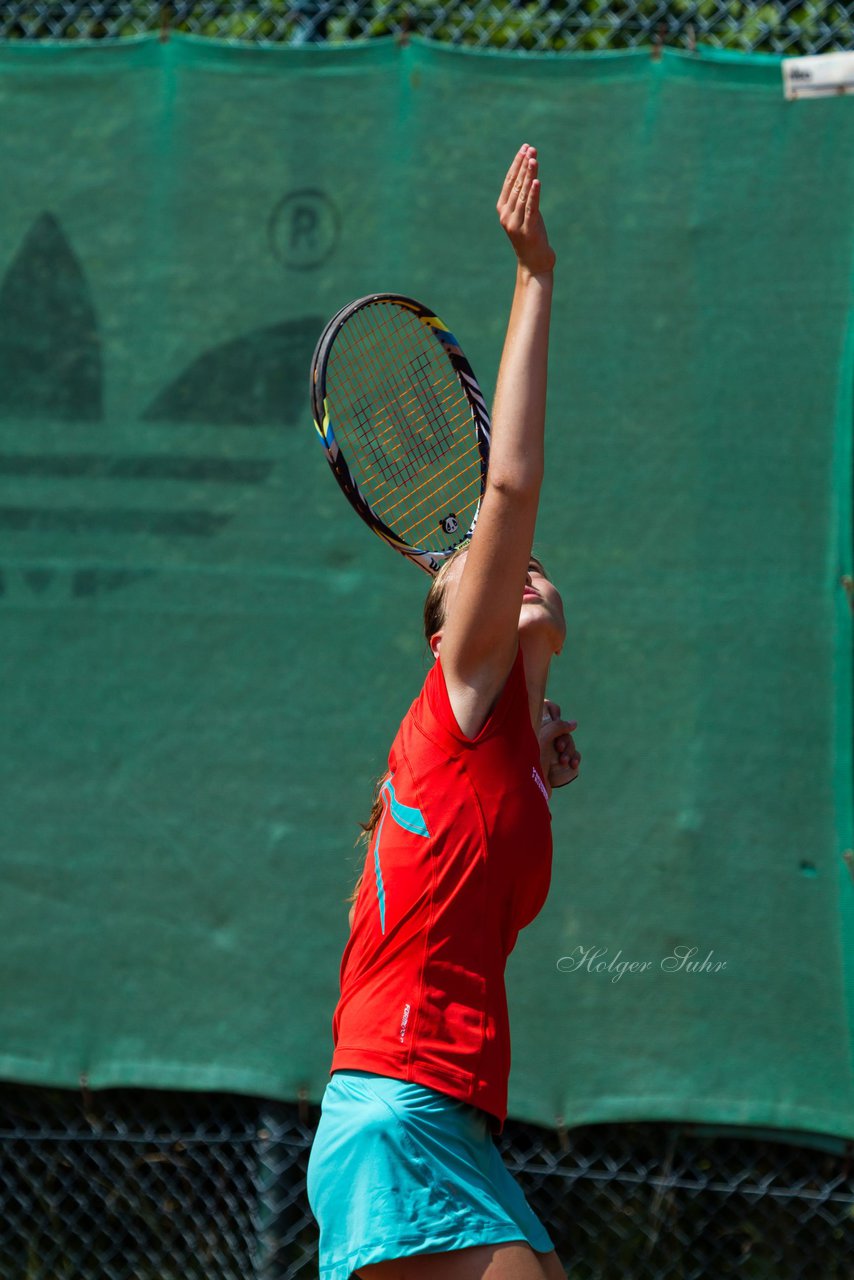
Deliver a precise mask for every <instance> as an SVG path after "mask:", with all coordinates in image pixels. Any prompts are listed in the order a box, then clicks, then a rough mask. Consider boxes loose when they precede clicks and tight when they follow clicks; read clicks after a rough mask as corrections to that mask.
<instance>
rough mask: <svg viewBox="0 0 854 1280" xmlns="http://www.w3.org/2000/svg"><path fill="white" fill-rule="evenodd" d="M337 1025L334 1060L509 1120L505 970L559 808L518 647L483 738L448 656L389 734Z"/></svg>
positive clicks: (535, 893)
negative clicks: (449, 674)
mask: <svg viewBox="0 0 854 1280" xmlns="http://www.w3.org/2000/svg"><path fill="white" fill-rule="evenodd" d="M382 801H383V811H382V817H381V819H380V822H379V824H378V825H377V827H376V829H375V831H374V834H373V837H372V840H371V844H370V847H369V849H368V852H367V855H366V858H365V868H364V876H363V879H362V884H361V888H360V890H359V896H358V898H357V900H356V910H355V914H354V919H353V929H352V932H351V934H350V938H349V941H348V943H347V946H346V948H345V950H344V955H343V957H342V960H341V974H340V979H341V996H340V999H339V1001H338V1005H337V1007H336V1010H335V1014H334V1018H333V1023H332V1038H333V1041H334V1044H335V1052H334V1054H333V1058H332V1066H331V1068H330V1074H331V1073H332V1072H335V1071H337V1070H339V1069H355V1070H360V1071H372V1072H375V1073H377V1074H379V1075H384V1076H391V1077H393V1078H396V1079H401V1080H408V1081H413V1082H415V1083H417V1084H423V1085H427V1086H428V1087H430V1088H433V1089H437V1090H439V1091H440V1092H442V1093H446V1094H449V1095H450V1096H451V1097H454V1098H460V1099H462V1100H464V1101H466V1102H469V1103H471V1104H472V1105H473V1106H476V1107H480V1108H481V1109H482V1110H483V1111H486V1112H487V1113H488V1114H489V1115H490V1116H491V1117H493V1118H494V1123H493V1125H492V1128H493V1130H494V1131H495V1132H498V1133H500V1132H501V1130H502V1128H503V1126H504V1121H505V1119H506V1116H507V1083H508V1078H509V1075H510V1026H509V1019H508V1014H507V997H506V992H505V988H504V971H505V966H506V962H507V957H508V956H509V955H510V952H511V951H512V950H513V947H514V946H515V944H516V939H517V937H518V935H519V931H520V930H521V929H523V928H524V927H525V926H526V925H528V924H530V922H531V921H532V920H533V919H534V918H535V916H536V915H537V914H538V913H539V911H540V909H541V908H542V906H543V904H544V902H545V900H546V896H547V894H548V890H549V882H550V879H551V862H552V840H551V813H550V811H549V804H548V797H547V792H546V787H545V784H544V781H543V777H542V774H541V771H540V751H539V743H538V742H537V737H536V734H535V733H534V731H533V728H532V727H531V717H530V713H529V710H528V691H527V687H526V683H525V669H524V665H523V658H522V653H521V650H519V652H518V653H517V655H516V659H515V662H514V664H513V668H512V670H511V672H510V675H509V676H508V678H507V682H506V684H505V686H504V689H503V690H502V692H501V696H500V697H499V699H498V701H497V703H496V705H495V707H494V708H493V710H492V713H491V714H490V716H489V719H488V720H487V721H486V724H485V725H484V726H483V728H482V729H481V731H480V733H479V734H478V735H477V737H476V738H466V737H464V736H463V734H462V733H461V731H460V729H459V726H458V725H457V721H456V718H455V716H454V713H453V710H452V709H451V703H450V699H449V697H448V692H447V688H446V686H445V678H444V674H443V672H442V669H441V665H440V662H439V661H436V662H435V663H434V665H433V667H432V669H431V670H430V672H429V674H428V676H427V679H426V680H425V681H424V687H423V689H422V690H421V694H420V696H419V697H418V698H417V699H416V700H415V702H414V703H413V704H412V706H411V707H410V709H409V711H408V712H407V714H406V716H405V717H404V719H403V722H402V724H401V726H400V729H399V730H398V732H397V736H396V738H395V740H394V742H393V743H392V747H391V752H390V755H389V761H388V776H387V778H386V781H385V783H384V785H383V788H382Z"/></svg>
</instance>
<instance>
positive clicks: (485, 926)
mask: <svg viewBox="0 0 854 1280" xmlns="http://www.w3.org/2000/svg"><path fill="white" fill-rule="evenodd" d="M539 201H540V183H539V179H538V177H537V156H536V152H535V149H534V148H533V147H529V146H523V147H522V148H521V149H520V150H519V152H518V153H517V155H516V157H515V159H514V161H513V163H512V165H511V167H510V170H509V172H508V174H507V177H506V179H505V181H504V186H503V188H502V191H501V195H500V197H499V200H498V213H499V218H500V222H501V225H502V227H503V228H504V230H505V231H506V233H507V235H508V236H509V238H510V242H511V244H512V246H513V248H514V250H515V253H516V258H517V267H516V285H515V291H514V294H513V303H512V307H511V311H510V319H509V323H508V328H507V336H506V340H505V344H504V351H503V354H502V358H501V365H500V368H499V375H498V385H497V389H496V394H495V404H494V409H493V415H492V447H491V453H490V462H489V476H488V481H487V487H486V492H485V494H484V498H483V503H482V507H481V512H480V516H479V519H478V523H477V527H476V529H475V532H474V535H473V537H472V539H471V542H470V544H469V545H468V547H467V548H466V549H464V550H461V551H459V552H458V553H457V554H456V555H454V556H453V557H452V558H451V559H450V560H449V561H448V562H447V563H446V564H445V565H444V566H443V568H442V569H441V570H440V572H439V573H438V574H437V575H436V578H435V579H434V581H433V584H432V586H431V589H430V593H429V595H428V597H427V603H426V606H425V630H426V634H427V639H428V642H429V645H430V648H431V650H432V652H433V655H434V658H435V662H434V665H433V667H432V669H431V670H430V672H429V673H428V675H427V678H426V680H425V682H424V686H423V688H422V690H421V693H420V695H419V697H418V698H417V699H416V700H415V702H414V703H413V704H412V707H411V708H410V710H409V712H408V713H407V715H406V716H405V717H404V720H403V722H402V724H401V726H400V729H399V730H398V733H397V736H396V738H395V740H394V742H393V744H392V747H391V752H390V755H389V762H388V772H387V774H386V776H385V778H384V780H383V783H382V785H381V787H380V790H379V793H378V803H377V805H376V806H375V814H374V820H373V823H372V830H371V833H370V844H369V848H368V853H367V858H366V863H365V871H364V873H363V876H362V879H361V883H360V886H359V892H358V896H357V898H356V901H355V903H354V908H353V912H352V913H351V921H352V929H351V934H350V938H349V941H348V943H347V946H346V948H345V951H344V955H343V958H342V962H341V996H340V1000H339V1002H338V1006H337V1008H336V1010H335V1015H334V1019H333V1039H334V1043H335V1051H334V1054H333V1059H332V1066H331V1075H332V1078H331V1080H330V1082H329V1084H328V1085H327V1087H326V1091H325V1093H324V1096H323V1103H322V1115H321V1120H320V1124H319V1127H318V1130H317V1134H316V1137H315V1141H314V1145H313V1147H312V1152H311V1158H310V1160H309V1168H308V1196H309V1202H310V1204H311V1208H312V1211H313V1213H314V1214H315V1217H316V1218H317V1220H318V1223H319V1225H320V1280H349V1277H350V1276H351V1275H353V1273H357V1274H358V1276H360V1277H361V1278H362V1280H543V1278H544V1277H546V1278H547V1280H563V1276H564V1272H563V1269H562V1267H561V1265H560V1263H559V1261H558V1258H557V1255H556V1253H555V1252H554V1247H553V1244H552V1241H551V1240H550V1238H549V1236H548V1233H547V1232H546V1230H545V1228H544V1227H543V1225H542V1223H540V1221H539V1220H538V1219H537V1217H536V1215H535V1214H534V1213H533V1211H532V1210H531V1208H530V1207H529V1206H528V1204H527V1203H526V1201H525V1198H524V1195H523V1193H522V1191H521V1188H520V1187H519V1185H518V1183H516V1182H515V1180H514V1179H513V1178H512V1177H511V1175H510V1173H509V1171H508V1170H507V1169H506V1167H505V1166H504V1164H503V1162H502V1161H501V1158H500V1155H499V1153H498V1148H497V1147H496V1145H495V1142H494V1140H493V1134H494V1133H500V1132H501V1129H502V1127H503V1124H504V1120H505V1118H506V1115H507V1084H508V1077H509V1072H510V1037H509V1021H508V1013H507V1000H506V994H505V988H504V971H505V966H506V962H507V957H508V956H509V954H510V952H511V951H512V950H513V947H514V945H515V943H516V939H517V937H518V934H519V931H520V930H521V929H522V928H524V927H525V926H526V925H527V924H529V923H530V922H531V921H532V920H533V919H534V918H535V916H536V915H537V914H538V913H539V911H540V910H541V908H542V906H543V904H544V902H545V900H546V896H547V893H548V889H549V881H550V876H551V858H552V845H551V814H550V811H549V802H548V797H549V793H550V788H549V780H548V775H547V773H546V772H544V769H543V766H542V764H541V758H540V756H541V744H540V741H539V740H538V732H539V731H540V726H541V721H542V719H543V705H544V697H545V690H546V681H547V678H548V673H549V665H550V663H551V660H552V657H553V656H554V655H555V654H557V653H559V652H560V650H561V647H562V645H563V642H564V639H565V635H566V623H565V620H564V613H563V605H562V603H561V598H560V595H559V593H558V591H557V589H556V588H555V587H554V585H553V584H552V583H551V582H550V580H549V578H548V577H547V575H546V573H545V571H544V569H543V566H542V564H541V563H540V561H539V560H537V559H536V558H534V557H532V554H531V548H532V544H533V538H534V526H535V522H536V517H537V506H538V502H539V494H540V486H541V483H542V479H543V465H544V464H543V434H544V420H545V401H546V373H547V353H548V335H549V321H550V314H551V298H552V281H553V270H554V264H555V255H554V252H553V251H552V248H551V246H550V244H549V240H548V236H547V234H546V228H545V225H544V223H543V219H542V216H541V214H540V207H539ZM570 728H571V726H568V725H566V724H565V723H564V722H562V721H559V720H555V721H553V722H552V723H551V724H550V725H549V726H548V727H547V729H546V731H545V735H544V738H545V743H546V745H547V746H548V745H549V744H557V754H558V759H557V760H556V761H555V773H556V774H559V775H561V776H560V778H559V780H560V781H569V780H571V778H572V777H574V776H575V773H576V772H577V769H578V763H579V760H580V757H579V756H578V754H577V752H576V751H575V748H574V744H573V743H572V739H571V736H570V735H569V729H570ZM554 780H556V778H555V776H554V775H553V781H554Z"/></svg>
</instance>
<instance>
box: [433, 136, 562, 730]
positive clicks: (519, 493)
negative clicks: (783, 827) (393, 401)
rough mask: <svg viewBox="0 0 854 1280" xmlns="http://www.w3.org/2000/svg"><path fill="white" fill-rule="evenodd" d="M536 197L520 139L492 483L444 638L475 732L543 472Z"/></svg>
mask: <svg viewBox="0 0 854 1280" xmlns="http://www.w3.org/2000/svg"><path fill="white" fill-rule="evenodd" d="M539 199H540V183H539V179H538V177H537V157H536V152H535V150H534V148H533V147H523V148H521V149H520V151H519V152H518V153H517V155H516V157H515V159H514V161H513V164H512V165H511V167H510V170H509V172H508V174H507V177H506V179H505V181H504V186H503V188H502V190H501V195H500V197H499V200H498V205H497V208H498V214H499V218H500V222H501V225H502V227H503V228H504V230H505V231H506V233H507V235H508V237H509V238H510V241H511V244H512V245H513V248H514V250H515V252H516V257H517V270H516V285H515V290H514V294H513V302H512V306H511V310H510V319H509V322H508V326H507V336H506V339H505V343H504V350H503V353H502V357H501V364H500V368H499V373H498V382H497V386H496V392H495V402H494V407H493V414H492V443H491V450H490V459H489V473H488V478H487V485H486V492H485V494H484V497H483V503H482V505H481V510H480V515H479V517H478V522H477V527H476V529H475V532H474V535H473V537H472V542H471V547H470V549H469V552H468V554H467V555H466V557H465V560H464V564H463V568H462V572H461V574H460V575H459V581H458V585H457V590H456V594H455V596H454V598H453V607H452V608H451V609H449V612H448V617H447V623H446V626H445V628H444V631H443V634H442V640H441V660H442V668H443V671H444V673H445V680H446V684H447V687H448V693H449V696H450V698H451V703H452V706H453V708H454V712H455V714H456V717H457V720H458V722H459V724H460V728H461V729H462V731H463V732H464V733H465V734H466V735H467V736H469V737H473V736H474V735H476V734H477V733H478V732H479V730H480V728H481V727H482V725H483V723H484V721H485V720H486V718H487V716H488V715H489V712H490V710H491V708H492V706H493V704H494V703H495V701H496V699H497V698H498V695H499V694H500V692H501V689H502V688H503V686H504V683H505V681H506V679H507V676H508V674H509V672H510V668H511V666H512V664H513V660H514V658H515V655H516V647H517V643H518V625H519V613H520V608H521V601H522V594H523V590H524V586H525V580H526V575H527V572H528V568H529V564H530V555H531V547H532V545H533V539H534V527H535V524H536V518H537V507H538V503H539V496H540V486H541V483H542V478H543V465H544V461H543V436H544V427H545V407H546V377H547V364H548V337H549V323H550V318H551V297H552V279H553V269H554V262H555V255H554V252H553V250H552V248H551V245H550V244H549V239H548V235H547V232H546V228H545V225H544V223H543V219H542V216H541V214H540V209H539ZM449 604H450V600H449Z"/></svg>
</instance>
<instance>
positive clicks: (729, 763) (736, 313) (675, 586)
mask: <svg viewBox="0 0 854 1280" xmlns="http://www.w3.org/2000/svg"><path fill="white" fill-rule="evenodd" d="M0 119H2V121H3V128H2V131H0V173H2V175H3V189H4V199H3V200H2V201H0V545H1V546H2V554H1V555H0V613H1V614H2V626H0V660H2V677H3V679H2V684H3V701H2V707H3V714H2V717H0V734H2V747H0V764H2V804H0V875H2V883H3V891H2V897H0V975H2V990H3V1000H2V1002H0V1074H2V1075H3V1076H5V1077H7V1078H10V1079H19V1080H24V1081H33V1082H39V1083H48V1084H56V1085H75V1084H76V1083H77V1082H78V1081H79V1080H80V1078H81V1076H82V1077H85V1078H86V1079H87V1080H88V1082H89V1084H90V1086H91V1087H93V1088H97V1087H103V1086H108V1085H151V1086H162V1087H180V1088H217V1089H229V1090H241V1091H249V1092H258V1093H264V1094H270V1095H272V1096H276V1097H281V1098H292V1097H295V1096H296V1095H297V1093H298V1091H299V1090H300V1089H304V1090H306V1092H307V1096H308V1097H309V1098H311V1099H313V1100H315V1101H317V1100H318V1099H319V1098H320V1096H321V1093H322V1090H323V1087H324V1084H325V1081H326V1078H327V1072H328V1066H329V1060H330V1057H331V1050H332V1042H331V1019H332V1012H333V1008H334V1004H335V1000H336V998H337V992H338V976H339V961H340V956H341V952H342V950H343V947H344V943H345V941H346V936H347V907H346V904H345V901H344V899H345V897H346V895H347V893H348V892H349V889H350V887H351V885H352V883H353V880H354V878H355V875H356V872H357V869H358V866H359V863H360V858H359V857H358V855H357V854H356V853H355V852H354V850H353V847H352V842H353V839H354V838H355V836H356V834H357V831H358V828H357V825H356V823H357V820H358V819H363V818H365V817H366V816H367V813H368V811H369V809H370V802H371V794H372V785H373V779H374V778H375V777H376V775H377V774H378V773H379V772H380V771H381V770H382V768H383V765H384V761H385V753H386V752H387V749H388V745H389V743H390V740H391V738H392V736H393V734H394V731H395V729H396V726H397V723H398V721H399V719H400V717H401V715H402V714H403V712H404V711H405V709H406V707H407V706H408V705H409V702H410V701H411V699H412V698H413V697H414V696H415V695H416V693H417V691H418V689H419V688H420V684H421V681H422V679H423V676H424V673H425V671H426V669H427V661H428V658H427V653H426V650H425V648H424V646H423V642H422V640H421V636H420V627H419V614H420V606H421V601H422V598H423V593H424V590H425V588H426V586H427V578H426V576H425V575H423V574H421V573H419V572H418V571H417V570H416V569H414V568H412V567H411V566H409V565H408V564H406V563H405V562H404V561H403V560H402V559H401V558H399V557H397V556H395V555H394V554H393V553H392V552H391V551H389V550H388V549H387V548H386V547H385V546H384V545H383V544H382V543H381V542H380V541H379V540H378V539H376V538H372V537H371V535H370V533H369V532H368V531H367V530H366V529H365V527H364V526H363V525H362V524H361V522H360V521H359V520H358V519H357V518H356V517H355V515H354V514H353V513H352V512H351V511H350V510H349V508H348V507H347V505H346V503H345V502H344V500H343V498H342V497H341V494H340V493H339V491H338V488H337V486H336V485H335V483H334V481H333V479H332V476H331V475H330V474H329V472H328V468H327V466H326V463H325V461H324V459H323V455H322V453H321V450H320V448H319V447H318V444H317V442H316V440H315V439H314V432H313V429H312V427H311V422H310V415H309V401H308V387H307V370H308V362H309V358H310V355H311V351H312V348H313V345H314V342H315V340H316V338H317V335H318V333H319V331H320V329H321V327H322V325H323V322H324V321H325V320H326V318H327V317H328V316H329V315H331V314H332V313H333V312H334V311H335V310H337V309H338V308H339V307H340V306H341V305H343V303H345V302H346V301H348V300H349V299H350V298H353V297H357V296H359V295H361V294H364V293H368V292H372V291H375V290H392V291H399V292H403V293H407V294H411V295H414V296H416V297H421V298H423V300H424V301H425V302H426V303H427V304H428V305H429V306H431V307H432V308H434V309H435V310H436V311H437V312H438V314H439V315H440V316H441V317H442V318H443V319H445V320H446V321H447V323H449V324H450V325H451V327H452V328H453V330H454V332H455V333H456V334H457V336H458V338H459V339H460V341H461V343H462V344H463V347H464V348H465V350H466V352H467V354H468V356H469V358H470V359H471V361H472V363H473V365H474V368H475V370H476V371H477V372H478V374H479V376H480V378H481V381H482V382H483V385H484V387H485V388H490V387H491V386H492V384H493V380H494V376H495V370H496V365H497V359H498V355H499V352H500V346H501V340H502V333H503V326H504V322H505V316H506V310H507V306H508V303H509V298H510V294H511V290H512V274H513V266H512V255H511V254H510V251H509V248H508V246H507V245H506V243H505V241H504V238H503V236H502V233H501V232H500V229H499V227H498V225H497V221H496V218H495V213H494V205H495V199H496V197H497V193H498V186H499V184H500V180H501V178H502V176H503V173H504V170H505V168H506V165H507V163H508V160H509V157H510V156H511V155H512V153H513V150H514V148H515V147H516V146H517V145H518V144H519V143H520V142H522V141H530V142H535V143H536V144H537V145H538V146H539V148H540V153H541V160H542V174H543V180H544V193H545V194H544V208H545V213H546V216H547V220H548V224H549V227H550V230H551V233H552V237H553V240H554V243H555V245H556V248H557V252H558V257H559V264H558V277H557V284H556V298H555V310H554V324H553V339H552V347H551V381H550V395H549V437H548V439H549V443H548V473H547V479H546V484H545V490H544V495H543V501H542V508H541V519H540V526H539V537H538V543H537V549H538V551H539V553H540V554H541V555H542V557H543V559H544V561H545V563H546V565H547V566H548V568H549V571H550V572H551V573H552V575H553V576H554V578H555V580H556V581H557V582H558V584H559V585H560V586H561V588H562V590H563V592H564V594H565V599H566V605H567V614H568V617H569V623H570V634H569V640H568V643H567V646H566V650H565V653H564V656H563V657H562V658H561V659H560V660H559V662H558V663H556V664H555V667H554V673H553V681H552V693H553V696H555V697H557V698H558V700H559V701H560V702H561V705H562V706H563V708H564V711H565V712H569V713H571V714H572V715H573V716H574V717H576V718H577V719H578V721H579V724H580V727H579V730H578V735H577V738H578V743H579V747H580V749H581V750H582V752H583V755H584V761H583V766H582V776H581V778H580V779H579V781H578V782H576V783H575V784H574V785H573V786H572V787H570V788H569V789H567V790H565V791H563V792H559V793H556V795H555V797H554V800H553V811H554V834H555V863H554V875H553V882H552V889H551V895H550V898H549V901H548V903H547V905H546V907H545V909H544V911H543V912H542V914H541V916H540V917H539V918H538V920H537V921H536V922H535V924H534V925H532V926H531V928H530V929H528V930H527V931H526V932H525V933H524V934H523V935H522V937H521V939H520V941H519V944H518V946H517V948H516V951H515V952H514V954H513V956H512V957H511V959H510V962H509V966H508V990H509V998H510V1007H511V1020H512V1032H513V1069H512V1075H511V1087H510V1104H511V1111H512V1113H513V1114H515V1115H517V1116H520V1117H524V1118H527V1119H531V1120H535V1121H540V1122H542V1123H545V1124H551V1123H554V1122H555V1120H556V1118H558V1117H562V1119H563V1122H564V1123H566V1124H567V1125H570V1124H575V1123H580V1122H585V1121H595V1120H615V1119H627V1118H638V1119H657V1118H665V1117H670V1118H677V1119H679V1118H681V1119H688V1120H696V1121H707V1122H712V1123H715V1122H718V1123H728V1124H753V1125H762V1126H770V1127H786V1128H794V1129H805V1130H806V1129H811V1130H815V1131H824V1132H829V1133H835V1134H841V1135H847V1136H850V1137H854V1086H852V1080H854V1071H852V1011H854V990H853V989H852V988H853V987H854V961H852V947H854V942H852V938H854V928H852V924H854V908H853V907H852V897H854V882H852V876H851V873H850V872H849V870H848V868H847V865H846V862H845V860H844V857H843V855H844V853H845V851H846V849H849V848H850V847H851V843H852V836H851V611H850V607H849V604H848V602H847V598H846V594H845V590H844V588H843V586H842V584H841V577H842V575H844V574H846V573H850V572H851V518H850V486H851V450H850V442H851V427H852V387H854V325H852V323H851V318H852V287H851V285H852V240H853V239H854V236H852V220H851V209H852V204H853V203H854V100H852V99H851V98H850V97H848V98H844V97H840V98H834V99H832V100H827V101H814V102H813V101H811V102H801V103H787V102H785V101H784V98H783V91H782V77H781V73H780V63H779V59H777V58H773V57H759V56H757V57H747V56H738V57H728V56H725V55H719V54H712V53H710V52H703V51H701V52H699V53H698V54H696V55H690V54H681V53H675V52H669V51H664V53H663V55H662V56H661V57H660V58H659V59H655V58H653V57H652V56H651V55H650V52H649V51H648V50H638V51H632V52H628V53H619V54H607V55H591V56H586V57H585V56H577V57H572V56H570V57H548V56H540V57H534V56H531V57H525V56H507V55H504V56H502V55H497V54H496V55H490V54H483V53H470V52H463V51H451V50H446V49H443V48H439V47H436V46H431V45H429V44H427V43H419V42H412V43H411V44H410V45H408V46H407V47H404V48H401V47H399V46H398V45H397V44H395V43H393V42H382V41H381V42H376V43H373V44H370V45H365V46H361V47H358V46H357V47H350V48H342V49H329V48H301V49H275V50H270V49H235V48H229V47H224V46H219V45H217V44H215V43H210V42H205V41H203V40H196V39H193V38H191V37H186V38H183V39H181V38H178V37H175V38H172V39H170V40H169V41H168V42H167V43H163V44H161V43H160V42H158V41H157V39H155V38H151V39H148V38H145V39H140V40H139V41H123V42H122V43H121V44H116V45H108V44H100V45H92V46H81V45H79V44H77V45H70V46H62V45H53V46H51V45H20V44H19V45H16V46H13V45H6V46H2V47H0ZM520 857H524V850H520ZM679 947H685V948H689V949H690V948H696V953H695V954H694V956H693V960H694V963H695V964H697V965H699V966H700V968H699V969H698V970H697V971H694V972H690V971H688V970H687V969H685V968H681V969H678V970H677V971H675V972H669V971H668V970H667V965H666V963H665V964H664V966H662V962H666V959H667V957H668V956H670V955H672V954H673V953H674V949H675V948H679ZM596 952H598V953H599V954H598V955H597V954H595V953H596ZM709 953H711V956H710V955H709ZM567 957H569V958H570V959H569V960H567V959H566V958H567ZM579 961H580V962H581V963H580V966H579V963H578V962H579ZM602 961H604V962H605V965H606V966H607V965H608V964H611V965H612V966H614V967H612V968H611V969H610V970H608V969H607V967H606V968H605V969H604V970H602V969H598V970H597V968H596V964H597V963H601V962H602ZM624 962H629V963H632V962H634V963H635V964H636V966H643V965H645V966H646V967H644V968H640V967H636V968H635V970H634V971H631V970H622V971H621V970H620V968H619V966H620V965H622V964H623V963H624ZM704 962H705V964H704ZM720 964H724V966H725V967H723V968H715V966H717V965H720ZM570 970H571V971H570Z"/></svg>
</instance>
